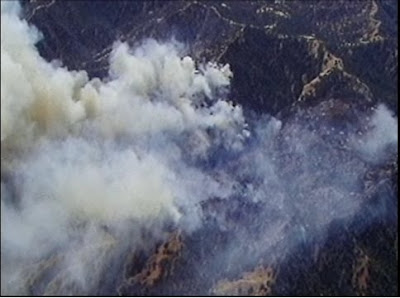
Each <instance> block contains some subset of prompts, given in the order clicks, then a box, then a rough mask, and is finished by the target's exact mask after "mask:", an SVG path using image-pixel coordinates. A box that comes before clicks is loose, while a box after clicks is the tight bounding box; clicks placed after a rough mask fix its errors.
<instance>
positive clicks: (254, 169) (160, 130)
mask: <svg viewBox="0 0 400 298" xmlns="http://www.w3.org/2000/svg"><path fill="white" fill-rule="evenodd" d="M20 10H21V8H20V6H19V4H18V3H17V2H11V1H7V2H4V1H3V2H1V152H2V157H1V259H2V267H1V273H2V283H1V292H2V294H29V293H31V291H32V286H33V285H34V284H35V280H36V279H35V278H38V276H40V272H41V271H40V270H42V269H43V268H42V269H40V268H39V269H38V267H37V266H36V267H35V266H33V265H32V264H35V263H37V262H39V261H40V260H43V259H47V260H48V262H50V263H51V262H53V261H54V262H55V263H57V264H58V265H57V266H60V268H59V271H58V272H59V273H58V275H57V276H55V277H54V279H53V280H52V281H51V282H50V283H49V284H48V285H47V286H46V288H45V289H41V291H42V292H41V293H46V294H64V295H68V294H80V295H84V294H90V293H92V292H91V291H92V289H93V288H95V287H96V285H97V284H98V283H99V280H100V275H101V274H102V272H103V271H104V270H107V269H106V268H107V267H106V266H107V263H108V262H110V260H111V259H112V258H113V256H116V255H118V253H119V252H121V251H122V250H123V249H126V248H127V247H134V248H138V249H139V248H145V247H146V245H149V246H151V245H152V244H153V243H152V240H154V241H157V240H160V239H163V237H165V234H166V232H167V230H166V227H169V226H173V227H175V228H179V229H181V230H184V231H185V232H188V233H190V232H192V231H194V230H196V229H199V228H200V227H201V226H202V225H203V221H204V220H205V216H204V215H203V211H204V208H205V207H204V206H205V205H204V204H205V203H207V202H209V201H210V200H213V199H216V198H218V199H222V200H232V202H234V199H233V197H235V196H236V197H237V196H240V197H242V198H244V200H246V201H248V202H250V203H251V204H261V205H260V206H261V207H260V208H261V209H260V210H262V212H261V215H258V216H255V217H256V219H255V220H256V221H258V222H260V224H259V225H258V226H259V227H263V229H264V230H265V231H267V232H266V233H261V234H262V235H264V237H259V234H257V235H258V236H257V235H256V236H254V237H253V236H251V235H250V234H249V233H248V231H246V230H243V229H242V230H238V231H237V237H236V238H237V239H241V241H242V242H243V241H244V242H246V237H250V238H248V239H252V241H255V243H254V246H253V247H254V251H250V252H249V253H248V254H253V257H254V258H256V257H257V256H258V255H260V254H261V250H265V249H268V248H269V247H273V246H274V245H277V244H278V243H282V241H284V239H286V238H288V237H289V238H290V237H291V236H292V235H294V234H295V235H297V236H298V235H300V234H301V233H300V232H296V233H294V232H293V231H292V230H290V222H291V221H292V220H293V218H295V220H297V219H296V218H298V219H299V220H300V219H301V220H303V219H304V220H303V221H302V222H303V223H304V226H301V228H300V230H301V231H303V232H302V233H303V234H304V235H306V234H307V232H309V233H313V234H315V233H320V232H322V231H323V228H325V227H326V226H327V225H328V224H329V223H330V222H332V220H334V219H337V218H347V217H350V216H351V215H353V214H355V213H356V212H357V209H358V208H359V206H360V202H361V201H360V199H359V198H358V197H357V196H355V197H354V198H353V199H352V198H350V199H349V197H348V194H349V193H350V192H352V191H354V190H355V189H357V188H358V184H357V183H359V182H358V180H357V179H358V176H357V175H358V174H360V175H362V174H363V173H364V172H365V168H366V166H365V164H364V162H362V161H359V162H354V161H353V160H351V161H349V162H354V163H353V164H348V163H347V162H348V160H346V159H340V158H339V157H337V160H336V161H335V163H336V166H335V167H329V165H331V164H332V160H331V155H330V154H331V152H330V151H329V150H330V149H329V148H319V149H316V146H317V145H318V144H319V142H320V139H319V137H318V136H317V135H315V134H314V133H313V132H311V131H309V130H307V129H306V128H304V127H302V126H301V123H289V124H287V125H286V126H284V125H283V124H282V122H280V121H278V120H276V119H274V118H268V117H267V118H265V119H264V118H263V119H261V120H259V121H258V124H257V126H256V129H255V130H254V132H252V134H250V132H249V131H248V127H247V125H246V122H245V119H244V117H243V114H242V109H241V107H240V106H236V105H234V104H232V103H231V102H229V101H228V100H227V99H226V96H227V91H228V88H229V84H230V77H231V76H232V73H231V71H230V69H229V66H228V65H217V64H213V63H208V64H200V65H197V64H196V62H195V61H193V60H192V59H191V58H190V57H188V56H185V55H184V49H183V47H182V45H180V44H178V43H174V42H170V43H159V42H157V41H155V40H147V41H144V42H143V44H142V45H141V46H140V47H138V48H136V49H131V48H129V46H128V45H127V44H125V43H119V42H117V43H115V45H114V50H113V52H112V54H111V57H110V61H109V63H110V68H109V69H110V71H109V77H108V78H106V79H104V80H100V79H92V80H89V78H88V75H87V73H86V72H85V71H69V70H68V69H66V68H64V67H62V66H60V62H52V63H48V62H47V61H45V60H44V59H43V58H42V57H41V56H40V55H39V53H38V51H37V49H36V47H35V44H36V43H37V42H38V41H39V40H40V38H41V34H40V32H38V30H37V29H36V28H35V27H33V26H30V25H29V24H28V23H27V22H26V21H24V20H23V19H21V18H20ZM371 125H372V126H374V128H373V129H372V130H371V131H370V132H369V133H368V134H367V135H365V136H364V137H363V138H361V139H360V138H359V139H356V138H355V137H354V138H353V137H352V136H350V138H351V139H352V140H353V143H352V144H355V145H354V146H355V147H354V148H356V150H358V151H359V152H361V154H362V155H365V156H366V160H367V162H368V161H369V160H371V159H372V160H374V161H376V160H381V157H380V155H381V154H382V152H383V151H385V150H386V147H387V146H389V145H390V146H391V145H393V144H397V119H394V118H392V117H391V116H390V113H389V111H388V110H387V109H386V108H385V107H379V108H378V109H377V110H376V112H375V114H374V116H372V121H371ZM393 129H395V130H396V133H392V130H393ZM278 135H284V138H283V139H284V145H285V146H284V150H280V149H279V148H277V145H276V144H275V143H276V142H275V141H274V140H275V139H277V138H278ZM360 143H362V144H364V145H362V146H361V147H360V146H359V145H357V144H360ZM360 148H361V149H360ZM310 152H313V154H315V155H314V157H313V158H309V154H310ZM285 154H287V155H290V156H295V158H294V159H293V160H295V162H293V160H292V161H288V160H285V157H284V156H283V155H285ZM285 156H286V155H285ZM378 157H379V158H378ZM324 167H326V169H325V168H324ZM317 169H321V171H322V172H323V175H322V176H320V177H315V175H314V176H313V174H314V173H315V171H316V170H317ZM347 170H349V171H350V172H346V171H347ZM330 171H332V172H330ZM333 171H337V172H336V173H333ZM340 171H342V174H343V175H344V177H341V176H340V175H342V174H340V173H339V172H340ZM310 177H312V178H310ZM321 177H322V178H321ZM332 177H335V179H336V180H335V179H333V180H332V179H331V178H332ZM318 179H319V180H318ZM321 179H325V180H324V181H323V182H321V181H320V180H321ZM346 183H347V184H346ZM291 196H293V197H295V198H292V197H291ZM321 196H325V200H324V203H323V204H319V203H318V200H319V198H320V197H321ZM232 204H234V203H232ZM210 214H214V215H213V216H215V218H216V219H217V221H218V222H219V223H220V226H221V229H222V230H223V229H225V228H226V229H229V225H230V224H232V223H230V222H229V218H228V217H229V216H226V217H225V215H226V214H225V213H224V212H221V213H219V212H216V213H213V212H209V213H208V215H210ZM237 222H239V223H240V219H238V221H237ZM244 226H245V224H244ZM143 231H147V232H148V233H150V234H151V236H150V237H148V236H144V233H143ZM293 233H294V234H293ZM299 233H300V234H299ZM303 234H301V235H303ZM297 236H296V237H297ZM146 237H147V238H146ZM251 237H253V238H251ZM304 237H305V236H304ZM255 239H257V240H255ZM287 243H288V242H287ZM232 247H233V248H232V249H230V250H229V251H227V252H226V256H224V258H225V261H220V262H226V264H229V263H232V261H233V260H237V259H240V257H241V254H242V253H243V252H242V251H241V250H239V249H236V248H235V241H232ZM52 260H53V261H52ZM223 267H224V266H223ZM43 270H44V269H43ZM197 270H199V271H202V270H205V271H207V268H203V269H202V268H198V269H197Z"/></svg>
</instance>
